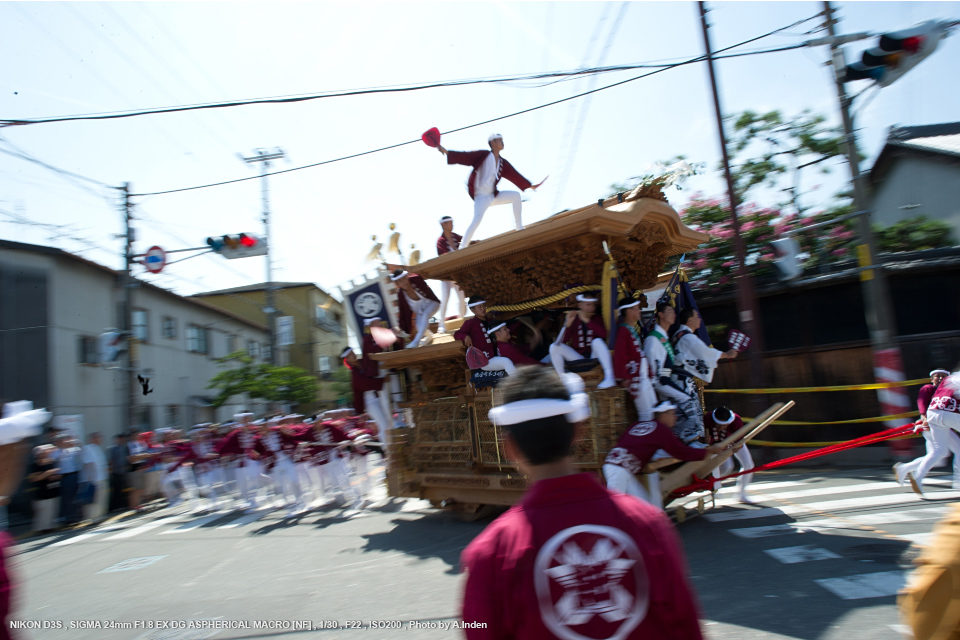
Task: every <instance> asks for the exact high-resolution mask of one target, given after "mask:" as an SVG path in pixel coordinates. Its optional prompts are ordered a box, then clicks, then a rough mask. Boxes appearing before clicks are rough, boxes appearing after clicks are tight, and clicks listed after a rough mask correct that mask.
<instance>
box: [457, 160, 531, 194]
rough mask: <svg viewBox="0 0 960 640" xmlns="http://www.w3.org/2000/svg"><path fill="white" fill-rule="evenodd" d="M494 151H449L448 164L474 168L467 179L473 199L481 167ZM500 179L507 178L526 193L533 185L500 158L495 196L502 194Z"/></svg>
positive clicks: (494, 183)
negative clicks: (499, 184) (499, 185)
mask: <svg viewBox="0 0 960 640" xmlns="http://www.w3.org/2000/svg"><path fill="white" fill-rule="evenodd" d="M491 153H493V151H489V150H484V149H481V150H480V151H447V164H462V165H466V166H468V167H473V171H471V172H470V177H469V178H467V191H468V192H469V193H470V197H471V198H475V197H476V188H477V175H478V174H479V173H480V167H481V166H483V163H484V161H485V160H486V159H487V155H488V154H491ZM500 178H506V179H507V180H509V181H510V182H512V183H513V184H515V185H517V187H519V188H520V191H526V190H527V189H529V188H530V187H531V186H532V184H531V182H530V181H529V180H527V179H526V178H524V177H523V176H522V175H520V173H519V172H518V171H517V170H516V169H514V168H513V165H512V164H510V163H509V162H507V159H506V158H504V157H503V156H500V171H498V172H497V179H496V180H494V181H493V195H497V194H498V193H500V190H499V189H497V184H498V183H499V182H500Z"/></svg>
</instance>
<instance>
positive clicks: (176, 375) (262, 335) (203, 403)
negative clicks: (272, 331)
mask: <svg viewBox="0 0 960 640" xmlns="http://www.w3.org/2000/svg"><path fill="white" fill-rule="evenodd" d="M119 282H120V279H119V274H118V273H117V272H116V271H114V270H112V269H109V268H108V267H105V266H103V265H100V264H97V263H94V262H90V261H89V260H86V259H84V258H81V257H79V256H76V255H73V254H70V253H67V252H65V251H61V250H60V249H55V248H52V247H44V246H39V245H31V244H23V243H18V242H8V241H0V300H2V301H3V302H2V304H0V398H4V399H6V400H20V399H23V400H31V401H32V402H33V403H34V405H35V406H37V407H47V408H48V409H49V410H50V411H51V412H53V414H54V416H82V418H81V419H80V421H81V423H82V425H83V431H85V432H86V433H89V432H91V431H99V432H101V433H102V434H104V436H106V437H110V436H112V435H114V434H116V433H119V432H120V431H122V430H126V429H127V428H129V427H131V426H134V427H137V428H140V429H144V430H146V429H155V428H158V427H175V426H178V427H189V426H191V425H193V424H195V423H197V422H221V421H226V420H228V419H229V418H230V417H231V416H232V415H233V414H234V413H236V412H237V411H238V410H241V409H248V410H252V411H262V410H265V408H266V407H265V405H264V404H263V402H262V401H257V402H252V401H250V400H249V399H247V398H244V397H234V398H231V399H230V400H229V401H228V402H227V404H225V405H223V406H221V407H219V408H217V409H215V408H214V407H213V406H212V403H211V400H212V397H213V396H214V395H215V393H214V391H212V390H210V389H207V384H208V383H209V381H210V379H211V378H212V377H213V376H215V375H216V374H217V373H218V372H219V371H220V370H221V368H220V366H219V364H218V363H217V358H220V357H222V356H225V355H227V354H228V353H230V352H231V351H232V350H234V348H235V347H237V346H238V345H245V346H246V347H247V348H249V349H251V350H256V351H261V352H262V350H263V347H264V346H265V345H267V344H268V342H269V336H268V334H267V331H266V327H264V326H263V325H258V324H257V323H256V322H252V321H250V320H248V319H246V318H243V317H240V316H237V315H234V314H230V313H228V312H225V311H223V310H222V309H218V308H216V307H213V306H211V305H208V304H205V303H204V302H202V301H200V300H194V299H191V298H184V297H182V296H179V295H176V294H174V293H173V292H170V291H167V290H166V289H162V288H160V287H156V286H154V285H151V284H149V283H147V282H143V281H139V280H135V283H136V286H135V287H134V288H133V290H132V295H131V301H132V304H131V307H132V316H133V326H132V332H133V334H134V336H136V338H137V339H136V340H135V341H131V345H132V346H131V348H133V349H137V351H138V358H137V360H138V362H139V368H138V371H137V373H138V374H139V375H142V376H143V377H144V378H146V379H148V380H149V383H148V385H147V386H146V387H145V388H141V387H138V388H136V394H135V396H134V397H135V400H134V415H135V419H134V424H133V425H131V424H128V420H127V419H126V417H125V399H126V391H125V389H126V386H125V380H124V376H125V373H124V372H123V371H122V370H121V369H120V368H119V366H120V365H119V364H117V365H109V366H103V365H100V364H98V361H99V335H100V334H101V333H102V332H104V331H105V330H107V329H110V328H116V327H120V326H122V325H123V322H122V315H123V306H122V299H123V296H122V290H121V288H120V286H119ZM121 362H122V360H121ZM145 390H146V391H148V393H146V394H144V393H143V392H144V391H145ZM56 419H57V418H56V417H55V420H56Z"/></svg>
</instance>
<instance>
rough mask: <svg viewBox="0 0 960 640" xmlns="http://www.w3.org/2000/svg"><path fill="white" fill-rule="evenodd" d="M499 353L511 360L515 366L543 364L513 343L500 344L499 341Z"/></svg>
mask: <svg viewBox="0 0 960 640" xmlns="http://www.w3.org/2000/svg"><path fill="white" fill-rule="evenodd" d="M497 351H498V352H499V353H500V355H501V356H503V357H504V358H509V359H510V361H512V362H513V364H515V365H524V364H540V365H542V364H543V363H542V362H540V361H539V360H534V359H533V358H531V357H530V356H528V355H527V354H525V353H524V352H523V350H521V349H520V347H518V346H517V345H515V344H513V343H512V342H500V341H499V340H498V341H497Z"/></svg>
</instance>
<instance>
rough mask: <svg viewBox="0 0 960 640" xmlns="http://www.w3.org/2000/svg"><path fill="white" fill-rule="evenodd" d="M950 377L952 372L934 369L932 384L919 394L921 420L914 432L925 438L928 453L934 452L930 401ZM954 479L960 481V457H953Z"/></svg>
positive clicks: (918, 404)
mask: <svg viewBox="0 0 960 640" xmlns="http://www.w3.org/2000/svg"><path fill="white" fill-rule="evenodd" d="M949 375H950V372H949V371H947V370H946V369H934V370H933V371H931V372H930V384H925V385H923V386H922V387H920V391H919V393H918V394H917V409H918V410H919V411H920V420H918V421H917V423H916V427H914V430H913V431H914V433H920V435H922V436H923V441H924V444H925V445H926V450H927V453H930V452H931V451H932V446H933V445H932V444H931V437H930V427H929V426H928V425H927V408H928V407H929V406H930V401H931V400H932V399H933V394H934V393H936V391H937V387H939V386H940V383H941V382H943V380H944V378H946V377H947V376H949ZM950 436H951V437H953V438H958V437H960V435H958V434H955V433H952V434H950ZM953 477H954V479H960V456H953ZM955 483H956V482H955ZM901 486H902V483H901Z"/></svg>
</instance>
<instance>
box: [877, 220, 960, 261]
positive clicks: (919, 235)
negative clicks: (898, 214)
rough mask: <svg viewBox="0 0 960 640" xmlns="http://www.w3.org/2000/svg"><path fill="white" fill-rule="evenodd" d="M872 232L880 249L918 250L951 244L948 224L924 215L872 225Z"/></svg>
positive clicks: (949, 245) (891, 250) (951, 239)
mask: <svg viewBox="0 0 960 640" xmlns="http://www.w3.org/2000/svg"><path fill="white" fill-rule="evenodd" d="M873 233H874V234H875V235H876V238H877V245H878V246H879V247H880V251H889V252H897V251H918V250H920V249H939V248H942V247H952V246H953V238H951V237H950V225H949V224H947V223H946V222H944V221H943V220H931V219H929V218H927V217H926V216H917V217H915V218H908V219H906V220H901V221H900V222H898V223H896V224H894V225H891V226H889V227H886V228H883V227H880V226H878V225H874V227H873Z"/></svg>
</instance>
